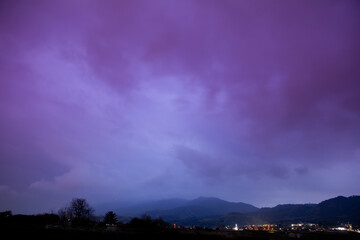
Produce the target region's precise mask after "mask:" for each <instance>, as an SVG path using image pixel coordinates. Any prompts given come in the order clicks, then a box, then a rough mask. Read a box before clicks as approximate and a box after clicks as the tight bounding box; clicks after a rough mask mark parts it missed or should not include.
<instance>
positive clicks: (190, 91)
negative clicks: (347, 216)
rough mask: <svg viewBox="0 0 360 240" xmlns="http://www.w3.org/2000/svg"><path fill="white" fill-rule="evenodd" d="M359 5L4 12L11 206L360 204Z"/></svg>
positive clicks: (25, 8)
mask: <svg viewBox="0 0 360 240" xmlns="http://www.w3.org/2000/svg"><path fill="white" fill-rule="evenodd" d="M359 13H360V4H359V1H349V0H339V1H328V0H326V1H320V0H319V1H278V0H272V1H237V0H224V1H222V0H217V1H215V0H214V1H212V0H209V1H205V0H204V1H202V0H194V1H188V0H184V1H183V0H182V1H173V0H163V1H162V0H154V1H146V0H144V1H141V0H136V1H115V0H105V1H100V0H99V1H94V0H89V1H70V0H69V1H38V0H32V1H25V0H24V1H21V0H19V1H10V0H3V1H1V2H0V210H1V211H2V210H8V209H9V210H13V212H15V213H16V212H22V213H36V212H43V211H49V210H54V209H55V210H56V209H57V208H58V207H61V206H62V205H63V204H64V203H66V202H68V201H69V200H70V199H71V198H72V197H84V198H86V199H88V200H89V202H90V203H93V204H97V203H102V202H116V201H141V200H148V199H164V198H171V197H182V198H188V199H191V198H196V197H198V196H214V197H219V198H223V199H226V200H230V201H242V202H247V203H251V204H254V205H255V206H258V207H261V206H274V205H276V204H279V203H306V202H319V201H321V200H324V199H327V198H330V197H334V196H337V195H346V196H348V195H355V194H360V186H359V184H358V183H359V182H360V174H359V169H360V67H359V63H360V44H359V43H360V31H359V29H360V14H359Z"/></svg>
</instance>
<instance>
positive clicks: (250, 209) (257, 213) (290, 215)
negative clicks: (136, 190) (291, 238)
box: [117, 196, 360, 227]
mask: <svg viewBox="0 0 360 240" xmlns="http://www.w3.org/2000/svg"><path fill="white" fill-rule="evenodd" d="M117 214H118V215H120V216H132V217H138V216H141V215H142V214H146V215H149V216H151V217H152V218H158V217H162V218H163V219H164V220H165V221H167V222H169V223H178V224H181V225H197V226H207V227H215V226H226V225H235V224H238V225H247V224H266V223H284V224H286V223H296V222H309V223H321V224H326V225H331V224H336V223H338V222H342V223H346V222H350V223H353V224H360V196H352V197H343V196H339V197H336V198H332V199H328V200H325V201H323V202H321V203H319V204H282V205H277V206H275V207H273V208H260V209H259V208H256V207H254V206H253V205H250V204H246V203H242V202H238V203H236V202H228V201H225V200H222V199H219V198H208V197H200V198H196V199H194V200H191V201H189V200H184V199H167V200H161V201H153V202H148V203H144V204H139V205H135V206H132V207H129V208H124V209H119V211H117Z"/></svg>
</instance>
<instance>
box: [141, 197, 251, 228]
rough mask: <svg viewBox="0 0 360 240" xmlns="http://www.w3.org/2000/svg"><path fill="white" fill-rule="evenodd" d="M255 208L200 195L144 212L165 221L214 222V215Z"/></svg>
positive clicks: (247, 210)
mask: <svg viewBox="0 0 360 240" xmlns="http://www.w3.org/2000/svg"><path fill="white" fill-rule="evenodd" d="M257 210H258V208H256V207H254V206H252V205H250V204H246V203H241V202H238V203H234V202H228V201H224V200H221V199H218V198H205V197H200V198H197V199H194V200H192V201H189V202H187V203H185V204H184V205H182V206H180V207H177V208H173V209H169V210H162V211H161V210H160V211H148V212H146V214H147V215H150V216H151V217H153V218H157V217H162V218H164V219H165V220H166V221H171V222H178V223H180V224H190V223H194V222H196V221H199V220H200V221H201V222H207V221H206V219H209V221H210V222H214V221H213V219H214V217H221V216H223V215H225V214H228V213H231V212H240V213H249V212H254V211H257ZM215 219H216V218H215ZM215 221H217V220H215Z"/></svg>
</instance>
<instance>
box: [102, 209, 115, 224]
mask: <svg viewBox="0 0 360 240" xmlns="http://www.w3.org/2000/svg"><path fill="white" fill-rule="evenodd" d="M104 222H105V223H107V224H115V223H117V217H116V214H115V213H114V212H113V211H109V212H107V213H106V215H105V218H104Z"/></svg>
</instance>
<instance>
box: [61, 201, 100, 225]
mask: <svg viewBox="0 0 360 240" xmlns="http://www.w3.org/2000/svg"><path fill="white" fill-rule="evenodd" d="M93 213H94V209H93V208H92V207H90V205H89V203H88V202H87V201H86V199H83V198H74V199H72V200H71V202H70V205H69V206H68V207H64V208H61V209H60V210H59V212H58V215H59V217H60V220H61V221H62V222H64V223H65V222H69V221H71V222H72V223H75V224H85V223H88V222H89V221H90V219H91V217H92V216H93Z"/></svg>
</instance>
